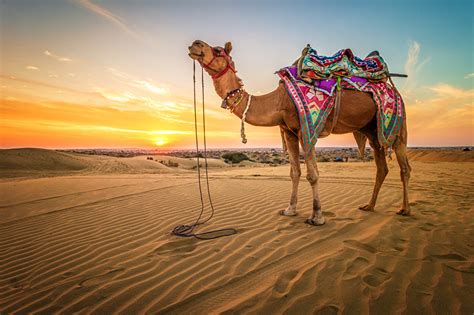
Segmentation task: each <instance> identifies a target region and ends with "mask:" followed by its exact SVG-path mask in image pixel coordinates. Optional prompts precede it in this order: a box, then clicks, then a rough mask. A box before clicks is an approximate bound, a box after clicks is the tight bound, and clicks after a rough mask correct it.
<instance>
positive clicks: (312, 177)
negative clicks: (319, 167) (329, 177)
mask: <svg viewBox="0 0 474 315" xmlns="http://www.w3.org/2000/svg"><path fill="white" fill-rule="evenodd" d="M306 180H307V181H308V182H309V183H310V184H311V186H313V185H315V184H316V183H317V182H318V174H317V173H316V172H311V173H308V174H306Z"/></svg>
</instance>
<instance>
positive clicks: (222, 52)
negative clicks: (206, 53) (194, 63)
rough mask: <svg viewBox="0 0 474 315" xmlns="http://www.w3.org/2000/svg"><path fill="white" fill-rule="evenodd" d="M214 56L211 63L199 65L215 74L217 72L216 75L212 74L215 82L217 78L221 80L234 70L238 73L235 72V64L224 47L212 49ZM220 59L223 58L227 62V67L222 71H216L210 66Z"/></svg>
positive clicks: (201, 62)
mask: <svg viewBox="0 0 474 315" xmlns="http://www.w3.org/2000/svg"><path fill="white" fill-rule="evenodd" d="M212 55H213V57H212V59H211V61H209V63H207V64H205V63H204V62H203V61H199V63H200V64H201V66H203V68H205V69H208V70H211V71H213V72H216V73H215V74H211V78H212V79H213V80H215V79H217V78H220V77H221V76H223V75H224V74H225V73H226V72H227V71H229V70H232V71H233V72H234V73H236V72H237V71H235V67H234V62H233V61H232V58H230V56H229V55H228V54H227V53H226V51H225V49H224V48H222V47H215V48H212ZM218 57H223V58H224V59H225V61H226V62H227V65H226V66H225V68H224V69H222V70H221V71H217V70H214V69H212V68H211V67H210V65H211V64H212V63H213V62H214V60H215V59H216V58H218Z"/></svg>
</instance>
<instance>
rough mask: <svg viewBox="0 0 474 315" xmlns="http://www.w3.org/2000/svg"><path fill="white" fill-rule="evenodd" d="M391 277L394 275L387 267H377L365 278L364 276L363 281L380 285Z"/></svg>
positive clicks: (375, 285)
mask: <svg viewBox="0 0 474 315" xmlns="http://www.w3.org/2000/svg"><path fill="white" fill-rule="evenodd" d="M391 277H392V276H391V275H390V274H389V273H388V272H387V271H386V270H385V269H382V268H376V269H375V270H374V271H373V272H371V273H370V274H369V275H366V276H365V277H364V278H362V281H364V282H365V283H367V284H368V285H370V286H371V287H378V286H380V285H381V284H383V283H384V282H385V281H387V280H388V279H390V278H391Z"/></svg>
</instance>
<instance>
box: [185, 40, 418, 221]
mask: <svg viewBox="0 0 474 315" xmlns="http://www.w3.org/2000/svg"><path fill="white" fill-rule="evenodd" d="M221 49H222V48H221ZM213 50H214V52H213ZM218 50H219V48H218V47H211V46H209V45H208V44H206V43H205V42H203V41H200V40H196V41H194V42H193V43H192V45H191V46H189V56H190V57H191V58H192V59H194V60H197V61H198V62H200V63H201V65H202V64H205V65H206V67H205V69H206V71H207V73H208V74H209V75H211V76H213V75H214V76H216V75H218V74H221V73H222V72H223V70H224V69H226V67H227V65H228V62H229V61H230V52H231V50H232V45H231V43H230V42H228V43H226V44H225V48H224V51H225V53H226V54H227V55H228V56H229V57H228V58H226V57H225V56H220V55H217V54H216V51H218ZM216 55H217V56H216ZM213 81H214V87H215V90H216V92H217V94H218V95H219V96H220V97H221V98H222V99H224V98H226V96H227V95H228V94H229V93H230V92H232V91H235V90H236V89H238V88H240V87H242V86H243V84H242V81H241V79H240V78H239V77H237V75H236V74H235V73H234V72H233V71H231V70H229V71H226V72H225V73H223V74H222V75H221V76H219V77H218V78H215V79H214V80H213ZM242 96H243V98H242V100H241V101H240V102H239V103H238V104H236V105H235V104H234V103H233V102H237V101H238V100H237V98H238V96H232V97H230V98H228V104H230V105H231V106H232V105H235V106H234V108H233V113H234V114H235V115H236V116H238V117H239V118H242V114H243V112H244V110H245V107H246V105H247V100H248V97H249V95H248V94H247V92H245V91H244V92H243V93H242ZM376 111H377V108H376V105H375V103H374V101H373V100H372V96H371V95H370V94H369V93H364V92H359V91H355V90H346V89H343V90H342V95H341V104H340V113H339V118H338V119H337V122H336V124H335V125H334V127H333V129H332V133H334V134H344V133H350V132H352V133H354V136H355V137H356V140H357V143H358V146H359V150H361V151H362V152H363V150H364V148H365V143H366V141H367V139H368V140H369V144H370V146H371V147H372V148H373V150H374V158H375V163H376V165H377V176H376V180H375V186H374V190H373V193H372V198H371V199H370V201H369V203H368V204H367V205H365V206H362V207H360V208H359V209H361V210H365V211H374V207H375V203H376V201H377V195H378V193H379V191H380V187H381V186H382V183H383V181H384V179H385V177H386V176H387V173H388V167H387V162H386V160H385V150H384V149H383V148H382V147H381V146H380V144H379V142H378V140H377V122H376V116H375V114H376ZM245 121H246V122H247V123H249V124H251V125H254V126H279V127H280V131H281V134H282V138H283V140H284V147H286V149H287V151H288V155H289V160H290V164H291V170H290V177H291V180H292V183H293V187H292V192H291V198H290V204H289V206H288V207H287V208H286V209H285V210H282V211H280V214H282V215H286V216H294V215H296V204H297V199H298V196H297V195H298V184H299V180H300V176H301V169H300V159H299V156H300V154H299V150H300V142H301V130H300V122H299V118H298V113H297V112H296V108H295V106H294V104H293V102H292V100H291V99H290V97H289V96H288V94H287V92H286V90H285V86H284V84H283V83H281V82H280V84H279V85H278V87H277V88H276V89H275V90H274V91H272V92H270V93H268V94H265V95H261V96H252V98H251V104H250V108H249V111H248V113H247V116H246V120H245ZM332 124H333V113H331V114H330V115H329V117H328V119H327V123H326V126H325V129H324V131H323V132H322V134H323V135H324V134H326V135H327V134H329V133H330V129H331V126H332ZM406 146H407V131H406V122H405V121H404V122H403V127H402V131H401V133H400V136H399V137H398V138H397V140H396V141H395V144H394V145H393V148H394V151H395V153H396V156H397V160H398V164H399V165H400V170H401V171H400V176H401V180H402V183H403V203H402V207H401V209H400V210H399V211H398V212H397V214H401V215H409V214H410V205H409V203H408V180H409V178H410V170H411V168H410V165H409V164H408V159H407V156H406ZM305 163H306V168H307V175H306V179H307V180H308V182H309V183H310V184H311V188H312V193H313V211H312V214H311V216H310V217H309V219H308V220H307V221H306V222H307V223H309V224H312V225H322V224H324V223H325V219H324V216H323V214H322V211H321V202H320V199H319V195H318V178H319V173H318V168H317V165H316V157H315V152H314V148H313V149H312V151H311V154H310V157H309V158H306V159H305Z"/></svg>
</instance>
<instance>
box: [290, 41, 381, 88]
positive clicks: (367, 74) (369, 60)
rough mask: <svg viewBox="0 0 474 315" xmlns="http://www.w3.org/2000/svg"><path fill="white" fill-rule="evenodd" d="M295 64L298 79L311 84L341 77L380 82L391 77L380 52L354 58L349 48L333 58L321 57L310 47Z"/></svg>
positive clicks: (340, 51)
mask: <svg viewBox="0 0 474 315" xmlns="http://www.w3.org/2000/svg"><path fill="white" fill-rule="evenodd" d="M295 63H296V65H297V67H298V77H300V78H301V79H303V80H305V81H309V82H311V80H321V79H329V78H332V77H339V76H342V77H351V76H356V77H361V78H366V79H369V80H377V81H378V80H383V79H387V77H388V75H389V73H388V67H387V64H386V63H385V61H384V60H383V58H382V57H381V56H380V55H379V53H378V51H373V52H371V53H370V54H369V55H367V57H365V59H361V58H359V57H357V56H354V54H353V53H352V51H351V50H350V49H349V48H346V49H341V50H339V51H338V52H337V53H335V54H334V55H333V56H321V55H318V53H317V52H316V50H315V49H313V48H311V46H309V45H308V46H306V48H305V49H303V52H302V55H301V57H300V58H299V59H298V60H297V61H296V62H295Z"/></svg>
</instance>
